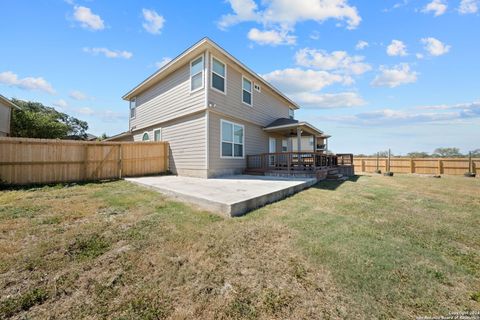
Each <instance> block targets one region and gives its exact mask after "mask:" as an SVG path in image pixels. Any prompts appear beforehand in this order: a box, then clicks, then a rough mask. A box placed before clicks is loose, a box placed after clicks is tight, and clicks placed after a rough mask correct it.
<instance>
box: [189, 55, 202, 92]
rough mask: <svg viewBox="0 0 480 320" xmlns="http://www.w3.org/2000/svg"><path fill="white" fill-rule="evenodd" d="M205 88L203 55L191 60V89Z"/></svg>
mask: <svg viewBox="0 0 480 320" xmlns="http://www.w3.org/2000/svg"><path fill="white" fill-rule="evenodd" d="M201 88H203V56H200V57H198V58H196V59H195V60H193V61H192V62H190V91H197V90H199V89H201Z"/></svg>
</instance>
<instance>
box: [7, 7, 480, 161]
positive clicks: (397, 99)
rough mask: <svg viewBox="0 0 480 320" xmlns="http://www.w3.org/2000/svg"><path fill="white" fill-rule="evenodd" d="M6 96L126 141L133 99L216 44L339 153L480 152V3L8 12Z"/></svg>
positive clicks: (27, 9)
mask: <svg viewBox="0 0 480 320" xmlns="http://www.w3.org/2000/svg"><path fill="white" fill-rule="evenodd" d="M0 11H1V12H4V13H5V12H8V15H2V19H0V39H1V41H2V48H1V50H0V94H2V95H4V96H6V97H9V98H11V97H15V98H19V99H24V100H35V101H40V102H42V103H44V104H46V105H50V106H54V107H55V108H57V109H59V110H62V111H64V112H66V113H69V114H72V115H74V116H76V117H78V118H81V119H83V120H86V121H88V123H89V125H90V129H89V131H90V132H92V133H94V134H101V133H103V132H106V133H107V134H108V135H113V134H116V133H118V132H121V131H125V130H127V129H128V118H127V115H128V104H127V103H126V102H125V101H123V100H122V99H121V96H122V95H123V94H125V93H126V92H127V91H129V90H130V89H131V88H132V87H134V86H135V85H137V84H138V83H139V82H141V81H142V80H143V79H145V78H146V77H147V76H149V75H150V74H152V73H153V72H155V71H156V70H157V68H158V67H159V66H160V65H161V64H162V63H163V62H165V61H168V59H171V58H173V57H175V56H176V55H178V54H179V53H180V52H182V51H183V50H184V49H186V48H187V47H189V46H190V45H192V44H193V43H195V42H196V41H198V40H199V39H201V38H203V37H205V36H208V37H210V38H211V39H213V40H214V41H216V42H217V43H218V44H220V45H221V46H222V47H224V48H225V49H226V50H227V51H229V52H230V53H232V54H233V55H234V56H236V57H237V58H238V59H239V60H241V61H242V62H244V63H245V64H246V65H248V66H249V67H251V68H252V69H253V70H255V71H256V72H258V73H259V74H261V75H262V76H264V77H265V78H266V79H267V80H269V81H270V82H272V83H273V84H274V85H276V86H277V87H279V88H280V89H281V90H282V91H284V92H285V93H286V94H288V95H289V96H290V97H292V98H293V99H294V100H295V101H297V102H298V103H299V104H300V105H302V106H303V108H302V109H301V110H299V111H298V112H297V113H296V117H297V118H298V119H301V120H307V121H309V122H311V123H312V124H314V125H316V126H318V127H319V128H321V129H322V130H324V131H325V132H327V133H329V134H331V135H332V136H333V137H332V138H331V140H330V147H331V149H332V150H333V151H336V152H354V153H373V152H376V151H379V150H385V149H387V148H391V149H392V150H393V152H394V153H396V154H400V153H406V152H409V151H430V152H431V151H433V149H435V148H436V147H450V146H456V147H460V148H461V150H462V151H464V152H466V151H468V150H472V149H476V148H480V143H479V141H480V139H479V138H480V76H479V71H480V58H479V57H480V56H479V52H480V0H417V1H413V0H388V1H359V0H357V1H353V0H329V1H326V0H297V1H288V0H263V1H260V0H230V1H223V0H219V1H215V0H209V1H159V0H157V1H153V0H148V1H101V0H71V1H63V0H35V1H33V0H32V1H26V0H17V1H13V0H4V1H1V2H0Z"/></svg>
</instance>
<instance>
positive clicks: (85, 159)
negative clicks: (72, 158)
mask: <svg viewBox="0 0 480 320" xmlns="http://www.w3.org/2000/svg"><path fill="white" fill-rule="evenodd" d="M82 178H83V179H82V180H83V181H86V180H88V142H87V143H85V147H84V153H83V174H82Z"/></svg>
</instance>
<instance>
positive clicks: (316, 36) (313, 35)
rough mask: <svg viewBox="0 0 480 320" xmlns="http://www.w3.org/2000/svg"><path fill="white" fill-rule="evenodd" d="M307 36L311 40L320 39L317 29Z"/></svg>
mask: <svg viewBox="0 0 480 320" xmlns="http://www.w3.org/2000/svg"><path fill="white" fill-rule="evenodd" d="M309 38H310V39H312V40H318V39H320V33H319V32H318V31H313V32H312V33H311V34H310V35H309Z"/></svg>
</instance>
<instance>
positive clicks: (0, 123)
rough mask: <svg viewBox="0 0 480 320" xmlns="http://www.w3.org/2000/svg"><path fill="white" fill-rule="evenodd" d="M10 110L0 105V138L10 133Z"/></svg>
mask: <svg viewBox="0 0 480 320" xmlns="http://www.w3.org/2000/svg"><path fill="white" fill-rule="evenodd" d="M11 110H12V108H10V106H6V105H4V104H2V103H0V136H2V137H4V136H6V135H8V134H9V133H10V113H11Z"/></svg>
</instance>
